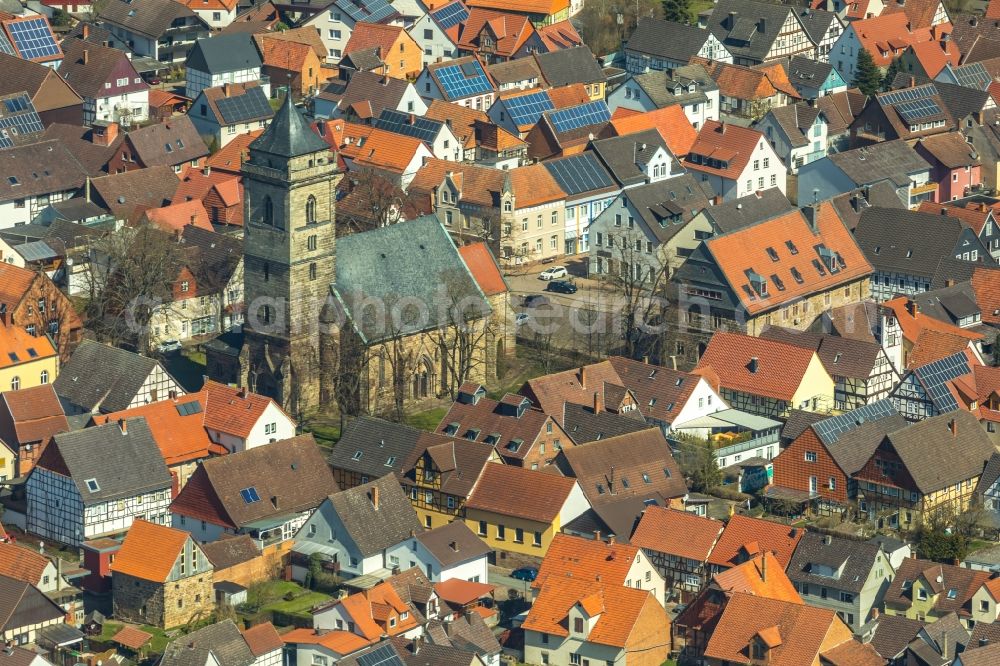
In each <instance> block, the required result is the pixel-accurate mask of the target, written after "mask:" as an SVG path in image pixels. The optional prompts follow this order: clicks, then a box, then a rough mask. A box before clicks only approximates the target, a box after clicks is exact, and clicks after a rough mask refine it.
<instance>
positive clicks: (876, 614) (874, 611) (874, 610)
mask: <svg viewBox="0 0 1000 666" xmlns="http://www.w3.org/2000/svg"><path fill="white" fill-rule="evenodd" d="M877 619H878V609H877V608H873V609H872V620H877Z"/></svg>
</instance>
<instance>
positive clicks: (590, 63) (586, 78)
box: [535, 46, 604, 87]
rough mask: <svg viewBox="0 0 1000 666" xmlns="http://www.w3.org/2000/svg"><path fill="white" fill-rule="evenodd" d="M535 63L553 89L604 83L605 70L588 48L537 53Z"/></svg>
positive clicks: (577, 47)
mask: <svg viewBox="0 0 1000 666" xmlns="http://www.w3.org/2000/svg"><path fill="white" fill-rule="evenodd" d="M535 62H536V63H538V69H539V70H541V72H542V77H543V78H544V79H545V80H546V81H547V82H548V84H549V85H550V86H552V87H558V86H568V85H570V84H571V83H600V82H602V81H604V70H602V69H601V66H600V65H599V64H598V63H597V59H596V58H594V54H593V53H591V51H590V49H589V48H588V47H586V46H574V47H573V48H571V49H560V50H558V51H552V52H551V53H536V54H535Z"/></svg>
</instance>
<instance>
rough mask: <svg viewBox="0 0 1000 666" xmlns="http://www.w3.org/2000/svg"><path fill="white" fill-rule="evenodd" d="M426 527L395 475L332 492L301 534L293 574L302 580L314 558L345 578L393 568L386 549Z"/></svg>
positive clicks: (295, 553)
mask: <svg viewBox="0 0 1000 666" xmlns="http://www.w3.org/2000/svg"><path fill="white" fill-rule="evenodd" d="M422 531H423V526H421V524H420V519H419V518H417V512H416V511H414V509H413V505H412V504H410V500H409V498H408V497H407V496H406V495H405V494H404V493H403V488H402V487H401V486H400V485H399V481H398V479H397V478H396V476H395V475H392V474H390V475H387V476H383V477H382V478H380V479H376V480H374V481H370V482H369V483H365V484H362V485H360V486H355V487H354V488H349V489H347V490H344V491H341V492H339V493H336V494H333V495H330V496H329V497H328V498H327V499H325V500H324V501H323V503H322V504H320V505H319V508H318V509H317V510H316V512H315V513H314V514H313V515H312V516H310V518H309V520H307V521H306V522H305V524H304V525H303V526H302V528H301V529H300V530H299V531H298V533H297V534H296V535H295V545H294V546H293V547H292V575H293V576H294V577H295V578H296V579H298V580H302V579H303V578H304V576H305V574H306V572H307V571H308V570H309V559H310V557H312V556H313V555H316V556H318V557H319V558H320V559H321V560H322V562H323V567H324V568H325V569H326V570H328V571H332V572H334V573H336V574H337V575H339V576H341V577H342V578H355V577H357V576H367V575H373V574H379V573H383V574H387V573H388V571H386V570H387V568H388V567H387V562H388V560H387V556H386V551H387V550H388V549H389V548H391V547H393V546H396V545H397V544H399V543H402V542H403V541H406V540H407V539H409V538H411V537H413V535H415V534H416V533H418V532H422Z"/></svg>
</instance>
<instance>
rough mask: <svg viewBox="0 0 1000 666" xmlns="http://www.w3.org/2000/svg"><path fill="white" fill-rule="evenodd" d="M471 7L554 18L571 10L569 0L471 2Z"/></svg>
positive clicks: (493, 0)
mask: <svg viewBox="0 0 1000 666" xmlns="http://www.w3.org/2000/svg"><path fill="white" fill-rule="evenodd" d="M466 4H467V5H468V6H469V7H487V8H489V9H500V10H503V11H509V12H518V13H520V14H541V15H542V16H552V15H553V14H558V13H559V12H562V11H565V10H567V9H569V0H469V2H467V3H466Z"/></svg>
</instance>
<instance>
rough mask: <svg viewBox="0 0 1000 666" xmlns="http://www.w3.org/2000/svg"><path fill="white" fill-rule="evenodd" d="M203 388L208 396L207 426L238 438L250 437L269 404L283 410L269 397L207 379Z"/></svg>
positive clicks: (206, 407)
mask: <svg viewBox="0 0 1000 666" xmlns="http://www.w3.org/2000/svg"><path fill="white" fill-rule="evenodd" d="M201 391H202V393H203V394H204V395H205V427H206V428H211V429H212V430H218V431H219V432H224V433H227V434H231V435H236V436H237V437H249V436H250V431H251V430H252V429H253V427H254V425H255V424H256V423H257V419H259V418H260V417H261V416H262V415H263V414H264V410H265V409H267V407H268V405H271V404H274V405H275V406H276V407H278V409H279V410H280V409H281V407H280V406H278V404H277V403H276V402H274V400H272V399H271V398H268V397H267V396H264V395H260V394H257V393H250V392H249V391H245V390H242V389H238V388H235V387H233V386H227V385H225V384H220V383H218V382H214V381H211V380H209V381H207V382H205V385H204V386H203V387H202V389H201ZM241 393H242V395H241Z"/></svg>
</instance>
